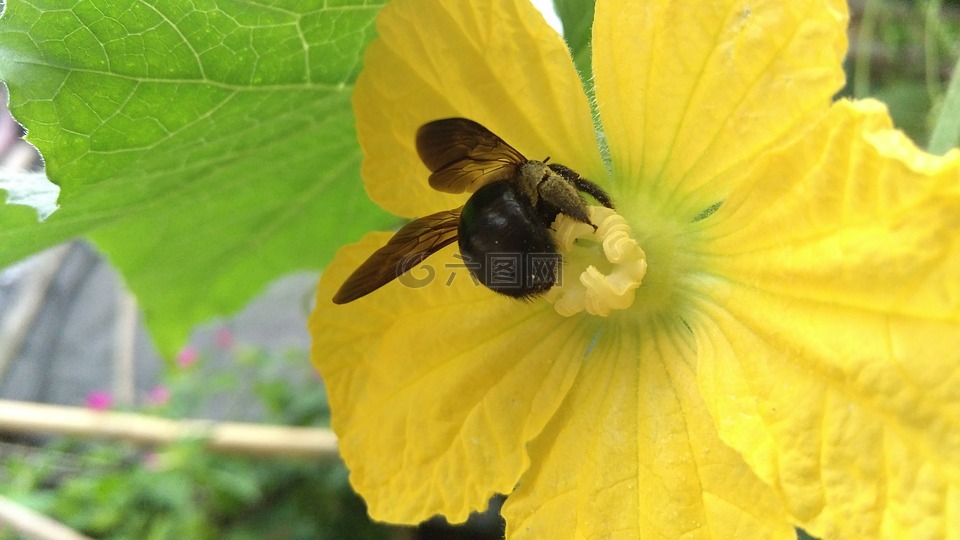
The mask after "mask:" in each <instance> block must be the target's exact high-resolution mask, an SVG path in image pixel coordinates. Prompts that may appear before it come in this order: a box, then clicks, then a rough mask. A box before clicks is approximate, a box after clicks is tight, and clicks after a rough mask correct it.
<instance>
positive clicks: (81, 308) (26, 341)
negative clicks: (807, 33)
mask: <svg viewBox="0 0 960 540" xmlns="http://www.w3.org/2000/svg"><path fill="white" fill-rule="evenodd" d="M541 4H547V6H546V7H547V8H549V3H548V2H541ZM0 5H2V3H0ZM851 9H852V24H851V30H850V54H849V56H848V59H847V62H846V68H847V73H848V84H847V87H846V88H845V89H844V90H843V92H842V95H846V96H856V97H865V96H873V97H876V98H879V99H881V100H883V101H885V102H886V103H887V104H888V106H889V107H890V110H891V113H892V116H893V118H894V121H895V123H896V125H897V126H898V127H899V128H900V129H902V130H904V131H905V132H906V133H907V134H909V135H910V136H911V137H912V138H913V139H914V140H915V141H916V142H917V143H918V144H919V145H920V146H924V145H925V144H926V142H927V139H928V137H929V133H930V130H931V127H932V125H933V121H934V119H935V118H936V113H937V108H938V106H939V102H940V100H941V99H942V97H943V94H944V92H945V89H946V86H947V83H948V80H949V76H950V72H951V70H952V69H953V65H954V63H955V62H956V60H957V57H958V55H960V47H958V42H960V1H946V0H944V1H907V0H896V1H895V0H889V1H877V0H874V1H870V2H867V1H864V0H858V1H853V2H851ZM3 97H4V99H3V100H2V101H3V103H6V99H5V95H4V96H3ZM771 99H776V97H775V96H771ZM21 136H22V130H21V128H20V127H19V125H18V124H17V123H16V122H15V121H14V120H13V119H12V118H11V117H10V116H9V113H7V112H6V110H0V168H2V170H7V171H11V170H13V171H30V170H40V169H41V168H42V166H43V165H42V161H41V160H40V157H39V156H38V155H37V154H36V152H35V150H34V149H33V148H32V147H31V146H29V145H28V144H26V143H24V142H23V141H22V140H20V137H21ZM317 278H318V275H317V274H314V273H300V274H294V275H289V276H287V277H284V278H282V279H280V280H278V281H276V282H275V283H273V284H272V285H271V286H270V287H269V288H268V289H267V290H266V291H264V292H263V294H262V295H260V297H258V298H257V299H256V300H254V301H253V302H252V303H250V304H249V305H248V306H247V307H246V308H245V309H244V310H243V311H241V312H240V313H238V314H237V315H235V316H234V317H231V318H229V319H222V320H216V321H211V322H210V323H209V324H207V325H204V326H202V327H199V328H197V329H196V330H195V332H194V333H193V336H192V338H191V340H190V343H189V344H188V345H187V346H186V347H184V348H183V349H182V350H181V351H180V352H179V353H178V355H177V357H176V358H175V359H174V361H165V360H163V359H162V358H161V357H160V355H159V354H158V353H157V351H156V350H155V348H154V346H153V344H152V342H151V340H150V336H149V335H148V334H147V332H146V330H145V328H144V326H143V324H142V321H141V318H140V315H139V313H138V309H137V306H136V302H135V300H134V299H133V298H132V297H131V296H130V295H129V294H128V293H127V292H126V291H125V289H124V287H123V284H122V282H121V281H120V279H119V278H118V276H117V274H116V273H115V272H114V271H113V270H112V269H111V267H110V265H109V264H108V263H107V262H106V261H104V260H103V259H102V258H100V257H99V256H98V254H97V253H96V252H95V251H94V250H93V249H91V248H90V247H89V246H88V245H87V244H85V243H84V242H82V241H74V242H70V243H67V244H64V245H60V246H57V247H55V248H52V249H49V250H47V251H45V252H42V253H40V254H37V255H35V256H33V257H30V258H29V259H26V260H24V261H22V262H20V263H18V264H16V265H14V266H11V267H8V268H5V269H0V400H11V401H16V402H24V403H32V404H49V405H61V406H67V407H73V408H79V409H82V410H87V411H89V410H108V411H127V412H134V413H143V414H148V415H151V416H156V417H163V418H171V419H181V418H191V419H209V420H215V421H224V420H229V421H236V422H256V423H264V424H279V425H289V426H299V427H305V428H323V427H325V426H327V425H328V421H329V414H328V410H327V407H326V400H325V396H324V394H323V388H322V381H320V379H319V377H318V376H317V375H316V374H315V373H314V371H313V369H312V367H311V366H310V362H309V358H308V348H309V336H308V335H307V331H306V326H305V324H306V319H307V317H308V315H309V312H310V307H311V303H312V301H313V294H314V287H315V284H316V281H317ZM6 403H8V402H7V401H0V409H3V406H4V404H6ZM44 410H46V409H44ZM38 414H41V416H42V414H43V410H41V412H40V413H38ZM0 416H2V415H0ZM346 479H347V473H346V471H345V469H344V467H343V465H342V464H341V463H340V462H339V461H338V460H337V459H336V456H335V455H334V454H331V453H329V452H328V453H326V454H323V453H320V454H317V455H312V456H308V457H303V456H300V457H298V456H293V455H291V456H283V455H271V456H262V455H257V454H256V452H248V453H247V455H239V454H237V453H236V452H232V453H231V452H216V451H211V450H210V449H208V448H206V447H205V445H203V444H201V443H200V442H199V441H198V440H196V439H189V438H188V439H184V440H181V441H179V442H175V443H172V444H168V445H162V446H158V445H146V446H145V445H142V444H136V443H134V442H131V441H129V440H124V439H123V438H119V440H117V439H102V438H90V437H77V436H73V437H70V436H63V435H56V434H51V430H44V429H36V430H31V429H25V428H16V429H12V428H11V427H10V426H9V425H7V424H3V423H0V497H2V498H3V499H2V500H0V503H10V504H12V505H14V507H18V506H19V507H25V508H29V509H32V510H34V511H36V512H39V513H40V514H44V515H46V516H50V517H52V518H54V519H55V520H57V521H59V522H61V523H64V524H66V525H67V526H68V527H69V528H71V529H73V530H74V531H80V532H81V533H82V534H83V535H86V536H87V537H93V538H171V537H175V536H181V537H187V538H391V539H415V538H478V539H479V538H500V537H502V534H503V523H502V521H501V520H500V519H499V517H498V514H497V509H498V508H499V505H500V503H501V502H502V500H501V499H499V498H498V499H494V500H493V501H492V505H491V510H490V511H488V512H487V513H486V514H484V515H478V516H476V517H474V518H472V519H471V520H470V522H468V523H467V524H466V525H462V526H458V527H451V526H448V525H446V524H445V523H444V522H443V520H442V519H437V520H432V521H430V522H428V523H426V524H423V525H421V526H420V527H391V526H385V525H380V524H375V523H372V522H370V521H369V520H368V519H367V518H366V513H365V508H364V506H363V502H362V501H361V500H360V499H359V498H358V497H356V496H355V495H354V494H353V493H352V492H351V490H350V488H349V485H348V484H347V480H346ZM7 511H8V508H7V507H5V506H4V504H0V538H21V537H30V536H28V535H26V534H25V533H22V532H17V531H16V530H14V529H13V528H12V527H11V526H10V525H9V523H11V522H12V521H11V520H13V518H11V517H9V516H10V515H9V514H8V513H7ZM34 518H35V516H34V517H30V516H28V517H27V519H28V520H29V519H34ZM36 519H39V518H36ZM5 521H6V522H7V523H8V525H7V526H6V527H5V526H4V523H5ZM50 530H54V531H55V529H50ZM33 534H34V535H35V536H36V537H43V536H38V535H41V533H39V532H35V533H33ZM49 534H51V535H52V536H49V537H51V538H54V537H57V538H71V537H72V538H81V537H82V536H70V535H71V534H73V533H70V532H69V531H64V530H60V531H59V532H51V533H49ZM57 535H64V536H57Z"/></svg>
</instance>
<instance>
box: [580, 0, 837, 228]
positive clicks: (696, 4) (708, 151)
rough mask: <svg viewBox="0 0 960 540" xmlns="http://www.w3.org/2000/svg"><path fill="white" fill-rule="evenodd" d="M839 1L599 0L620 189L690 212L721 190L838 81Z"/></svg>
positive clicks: (599, 62)
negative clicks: (708, 0) (739, 170)
mask: <svg viewBox="0 0 960 540" xmlns="http://www.w3.org/2000/svg"><path fill="white" fill-rule="evenodd" d="M846 9H847V8H846V2H845V1H844V0H790V1H784V0H761V1H751V2H743V1H740V0H718V1H710V2H704V1H703V0H629V1H612V0H607V1H602V0H601V1H599V2H597V13H596V21H595V23H594V39H593V66H594V67H593V69H594V77H595V80H596V95H597V102H598V104H599V106H600V115H601V119H602V121H603V128H604V132H605V133H606V136H607V141H608V144H609V146H610V154H611V157H612V161H613V163H614V166H615V168H616V170H615V173H616V174H615V175H616V181H617V182H618V183H620V184H622V188H621V191H622V192H626V193H631V194H635V195H637V196H638V197H639V199H638V200H642V201H644V204H645V205H647V206H650V205H659V206H665V207H668V208H670V210H671V211H672V212H674V213H675V214H679V213H685V215H686V216H688V217H693V215H696V213H699V212H700V211H701V210H703V209H704V208H706V207H708V206H710V205H711V204H713V203H715V202H716V201H718V200H720V199H722V198H723V197H724V196H725V191H726V189H727V188H728V187H729V184H730V182H731V181H733V180H734V179H735V178H737V175H734V174H731V173H732V172H737V170H738V169H739V168H740V167H741V166H742V165H743V164H745V163H748V162H750V160H752V159H753V158H754V157H755V156H757V155H758V154H759V153H760V152H761V151H762V150H763V149H764V148H766V147H768V146H769V145H770V144H771V143H773V142H775V141H777V140H778V139H780V138H781V137H783V136H784V134H786V133H789V132H790V131H791V130H793V129H794V128H795V127H796V126H798V125H800V124H802V122H804V120H805V119H806V118H807V117H808V115H810V114H811V112H812V111H819V110H823V109H825V108H826V106H827V104H828V103H829V100H830V97H831V95H832V94H833V93H834V92H836V91H837V90H838V89H839V88H840V87H841V86H842V84H843V72H842V70H841V67H840V63H841V60H842V59H843V55H844V52H845V49H846V20H847V12H846ZM688 198H689V199H690V200H688ZM678 205H679V206H678ZM642 210H643V211H649V210H650V208H647V207H645V208H643V209H642Z"/></svg>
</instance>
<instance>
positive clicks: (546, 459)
mask: <svg viewBox="0 0 960 540" xmlns="http://www.w3.org/2000/svg"><path fill="white" fill-rule="evenodd" d="M684 337H685V338H686V341H684V339H683V338H684ZM691 340H692V336H691V335H690V333H689V330H688V329H687V328H686V327H685V326H683V325H682V323H679V322H677V323H675V326H674V327H672V328H669V327H667V326H666V325H654V324H651V325H644V326H642V327H639V328H638V327H636V326H633V325H630V326H627V325H625V326H624V327H621V328H607V329H606V330H605V332H604V333H603V334H602V335H601V337H600V338H599V339H598V343H597V345H596V348H595V351H594V352H593V353H591V355H590V356H589V357H587V358H586V359H584V366H583V368H581V373H580V375H578V377H577V382H576V384H575V385H574V387H573V389H572V390H571V393H570V395H569V396H568V397H567V400H566V401H565V402H564V404H563V407H561V409H560V410H559V411H558V413H557V415H556V416H555V417H554V419H553V420H551V422H550V424H548V426H547V428H546V429H545V430H544V433H543V434H541V435H540V436H539V437H538V438H537V440H536V441H535V442H534V443H533V444H532V445H531V446H530V454H531V457H532V459H533V463H532V464H531V469H530V471H528V472H527V474H525V475H524V476H523V478H522V480H521V482H520V485H519V487H518V489H517V491H516V492H514V493H513V494H512V495H510V496H509V497H508V498H507V502H506V504H505V505H504V508H503V515H504V517H505V518H506V521H507V536H508V537H509V538H511V539H514V540H517V539H526V538H530V539H540V538H664V539H675V538H763V539H767V538H795V534H794V531H793V528H792V527H790V526H789V522H788V521H787V518H786V514H785V513H784V510H783V508H782V507H780V506H779V503H778V500H777V497H776V495H775V494H774V493H773V491H772V490H771V489H770V488H769V487H767V486H766V485H764V484H763V483H761V482H760V481H759V480H758V479H757V477H756V476H755V475H754V474H753V473H752V472H750V470H749V468H748V467H747V466H746V464H745V463H744V461H743V459H742V458H741V457H740V456H739V455H738V454H737V453H736V452H734V451H733V450H732V449H731V448H729V447H728V446H726V445H724V444H723V443H722V442H720V440H719V438H718V437H717V434H716V431H715V429H714V427H713V420H712V418H711V417H710V415H709V413H708V411H707V410H706V408H705V406H704V404H703V401H702V400H701V399H700V397H699V394H698V391H697V388H696V376H695V373H694V370H693V366H692V365H691V363H692V362H693V361H694V356H695V352H694V351H693V349H692V343H690V341H691Z"/></svg>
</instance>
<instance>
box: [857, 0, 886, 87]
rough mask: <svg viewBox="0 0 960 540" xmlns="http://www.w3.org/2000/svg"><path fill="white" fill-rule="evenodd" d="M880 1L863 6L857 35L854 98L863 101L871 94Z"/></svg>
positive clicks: (873, 1)
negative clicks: (874, 36)
mask: <svg viewBox="0 0 960 540" xmlns="http://www.w3.org/2000/svg"><path fill="white" fill-rule="evenodd" d="M879 9H880V1H879V0H867V1H866V2H865V3H864V5H863V18H862V19H861V20H860V32H858V33H857V53H856V58H854V64H853V97H855V98H857V99H863V98H865V97H867V96H868V95H869V94H870V60H871V59H872V56H873V55H872V52H873V33H874V29H875V28H876V26H877V12H878V11H879Z"/></svg>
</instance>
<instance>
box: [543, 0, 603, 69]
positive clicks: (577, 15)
mask: <svg viewBox="0 0 960 540" xmlns="http://www.w3.org/2000/svg"><path fill="white" fill-rule="evenodd" d="M594 4H595V2H594V0H554V2H553V5H554V9H556V11H557V16H558V17H560V22H562V23H563V38H564V39H565V40H566V41H567V46H569V47H570V51H571V52H572V53H573V62H574V64H576V66H577V71H579V72H580V78H582V79H584V80H590V78H591V76H592V73H593V70H592V68H591V59H590V55H591V54H592V51H591V48H590V39H591V36H592V31H593V10H594Z"/></svg>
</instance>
